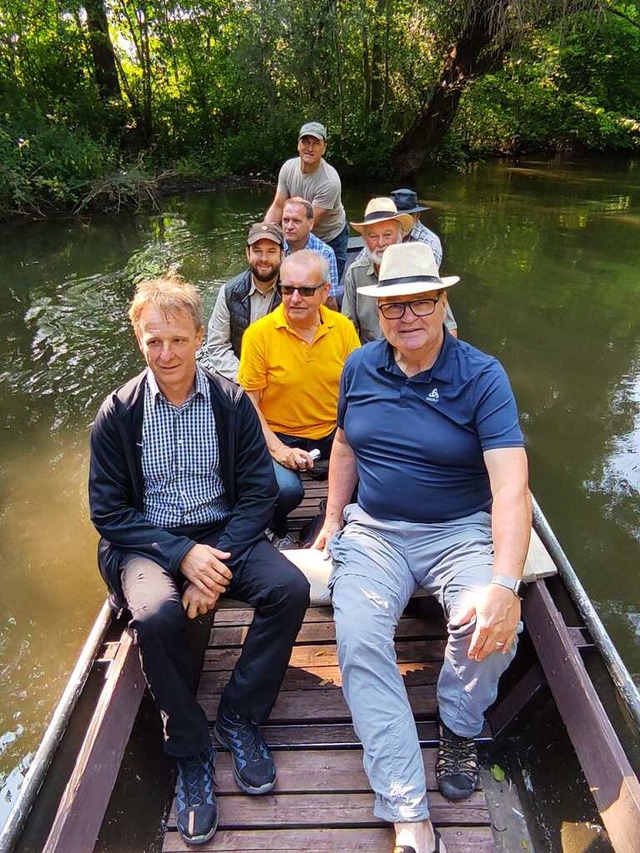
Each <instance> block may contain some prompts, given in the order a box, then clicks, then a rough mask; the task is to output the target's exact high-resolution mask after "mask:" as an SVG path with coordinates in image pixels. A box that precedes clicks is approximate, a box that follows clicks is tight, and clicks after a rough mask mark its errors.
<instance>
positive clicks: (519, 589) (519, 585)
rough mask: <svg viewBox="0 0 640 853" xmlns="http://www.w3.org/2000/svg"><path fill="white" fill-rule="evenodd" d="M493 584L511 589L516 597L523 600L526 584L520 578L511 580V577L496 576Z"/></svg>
mask: <svg viewBox="0 0 640 853" xmlns="http://www.w3.org/2000/svg"><path fill="white" fill-rule="evenodd" d="M491 583H495V584H497V585H498V586H504V587H505V588H506V589H510V590H511V592H512V593H513V594H514V595H517V596H518V598H522V593H523V592H524V582H523V581H521V580H519V579H518V578H510V577H509V575H494V576H493V577H492V578H491Z"/></svg>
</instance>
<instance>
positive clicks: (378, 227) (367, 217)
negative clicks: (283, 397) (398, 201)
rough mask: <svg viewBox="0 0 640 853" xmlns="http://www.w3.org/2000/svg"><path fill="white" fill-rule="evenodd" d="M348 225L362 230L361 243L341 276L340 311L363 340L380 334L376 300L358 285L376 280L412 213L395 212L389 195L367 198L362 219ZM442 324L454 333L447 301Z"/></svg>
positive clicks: (407, 227) (409, 224) (410, 222)
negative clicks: (353, 258)
mask: <svg viewBox="0 0 640 853" xmlns="http://www.w3.org/2000/svg"><path fill="white" fill-rule="evenodd" d="M350 225H351V227H352V228H354V229H355V230H356V231H358V232H359V233H360V234H362V237H363V239H364V242H365V247H364V249H363V250H362V252H361V253H360V255H359V256H358V257H357V258H356V260H355V261H354V262H353V263H352V264H351V266H350V267H349V269H348V270H347V273H346V275H345V278H344V295H343V297H342V309H341V310H342V313H343V314H344V315H345V316H346V317H348V318H349V319H350V320H351V321H352V322H353V324H354V326H355V327H356V330H357V332H358V335H359V336H360V340H361V342H362V343H363V344H366V343H367V342H368V341H377V340H378V339H379V338H381V337H382V332H381V331H380V323H379V322H378V307H377V305H376V300H375V299H373V298H372V297H371V296H365V295H363V294H362V293H360V292H359V290H360V288H362V287H367V286H371V285H376V284H377V283H378V273H379V271H380V264H381V263H382V257H383V255H384V252H385V250H386V249H387V247H388V246H392V245H394V244H395V243H402V242H403V240H404V239H405V237H406V236H407V235H408V234H409V233H410V231H411V229H412V228H413V225H414V221H413V216H411V214H409V213H401V212H398V209H397V207H396V205H395V203H394V202H393V200H392V199H391V198H387V197H384V196H383V197H381V198H374V199H371V201H370V202H369V204H368V205H367V207H366V210H365V212H364V219H363V221H362V222H351V223H350ZM445 326H446V327H447V329H448V330H449V331H450V332H452V333H454V334H455V330H456V329H457V325H456V321H455V319H454V317H453V314H452V313H451V309H450V308H449V306H448V305H447V312H446V318H445Z"/></svg>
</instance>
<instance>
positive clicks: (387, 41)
mask: <svg viewBox="0 0 640 853" xmlns="http://www.w3.org/2000/svg"><path fill="white" fill-rule="evenodd" d="M594 2H596V0H594ZM580 5H582V6H590V5H593V4H592V3H591V0H584V2H583V3H582V4H580V2H579V0H576V2H572V3H570V4H564V5H562V4H561V6H559V5H558V3H557V2H554V0H534V2H530V0H526V2H525V0H514V2H513V3H506V2H502V0H501V2H495V0H452V2H447V3H445V2H444V0H424V2H419V3H416V2H415V0H305V2H304V3H303V2H302V0H277V2H266V0H200V2H199V3H198V4H197V5H189V4H187V5H179V4H172V3H169V4H168V3H166V0H137V1H136V3H133V2H132V0H108V2H107V0H66V2H65V3H64V4H60V3H59V2H58V0H5V2H4V3H3V10H2V13H0V103H2V108H1V109H2V111H3V112H4V115H3V114H1V113H0V157H1V160H0V215H2V214H3V213H4V214H6V213H7V212H10V211H14V210H28V211H32V212H33V211H42V212H44V211H46V210H48V209H50V208H54V207H70V206H74V205H76V206H78V207H83V206H84V205H85V204H91V205H104V206H106V207H107V208H113V209H119V208H120V207H121V206H122V205H129V204H138V203H140V202H141V201H143V200H144V199H152V198H153V193H154V190H153V188H152V184H151V181H152V178H153V175H154V173H157V172H162V171H165V170H171V171H172V172H173V173H174V174H176V175H177V176H178V177H182V178H183V179H191V178H194V177H196V178H212V177H213V178H215V177H219V176H223V175H228V174H248V173H256V172H260V173H265V172H266V173H271V174H274V173H275V172H276V170H277V168H278V166H279V164H280V163H281V162H282V160H283V159H285V158H286V157H289V156H292V155H293V154H294V153H295V139H296V135H297V129H298V127H299V126H300V123H301V122H303V121H305V120H309V119H310V118H317V119H320V120H322V121H324V122H325V123H326V124H327V126H328V127H329V131H330V145H329V154H330V157H331V159H332V162H334V163H335V164H336V165H337V166H338V167H339V169H340V170H341V172H343V173H344V175H345V176H368V177H378V176H383V177H384V176H385V175H386V174H388V168H389V167H388V163H389V159H390V155H391V152H392V150H393V148H394V146H395V144H396V143H397V141H398V139H399V138H400V137H401V136H402V134H403V133H404V132H405V131H406V130H407V129H408V128H409V127H410V126H411V124H412V122H413V120H414V118H415V117H416V116H417V115H418V114H419V113H420V111H421V110H423V108H424V107H425V104H427V103H428V102H429V99H430V97H431V95H432V94H433V92H434V91H435V90H436V88H437V86H438V81H439V77H440V74H441V73H442V69H443V63H444V61H445V58H446V56H447V54H448V52H449V51H450V50H451V47H452V45H453V44H455V43H456V39H458V38H460V36H461V33H462V32H463V31H464V29H465V27H468V26H469V25H470V24H471V23H472V22H473V21H474V20H478V16H480V17H482V15H483V14H484V13H485V12H487V10H488V9H490V11H491V15H492V16H495V22H496V29H497V28H499V27H500V26H502V27H503V40H502V42H500V50H501V51H503V53H504V46H505V44H506V43H510V41H511V37H512V34H514V33H515V32H516V31H519V33H520V34H519V37H518V40H517V42H515V41H514V42H513V44H512V45H511V47H510V49H508V50H507V52H506V54H505V55H504V63H503V66H502V67H501V68H497V66H496V64H495V62H494V60H495V58H496V56H498V53H496V54H495V56H493V55H492V54H491V50H493V49H494V48H495V46H496V45H497V44H498V43H499V39H498V40H497V41H495V43H494V44H493V47H492V48H490V49H487V51H485V53H486V55H483V56H482V57H481V61H480V65H481V70H480V72H479V73H478V74H477V77H476V79H475V81H474V82H473V83H472V84H471V85H469V86H468V87H467V88H466V89H465V90H464V94H463V97H462V101H461V106H460V108H459V111H458V114H457V117H456V120H455V123H454V125H453V127H452V129H451V130H450V132H449V133H448V134H447V136H446V137H445V138H444V141H443V142H442V144H441V145H440V148H439V149H438V150H437V151H435V152H432V162H434V163H437V164H439V165H444V164H449V165H454V166H459V165H462V164H464V162H465V161H466V159H467V158H468V157H469V156H471V157H477V156H489V155H492V154H496V153H511V152H517V151H522V150H534V149H551V148H559V147H560V148H562V147H567V146H569V147H582V148H588V149H593V150H605V149H606V150H619V149H623V150H629V149H634V148H636V147H637V145H638V141H637V140H638V119H639V116H640V92H639V90H638V85H637V81H638V79H640V26H636V25H634V23H633V21H634V20H635V21H639V20H640V14H639V13H638V4H637V2H636V0H626V2H624V3H622V2H621V0H612V2H610V3H609V8H610V9H612V10H614V11H617V12H619V13H620V14H618V15H609V16H608V17H606V18H604V19H603V18H602V17H600V18H596V17H594V16H592V15H590V14H588V13H579V14H572V15H571V26H570V27H568V26H566V25H565V26H563V27H559V26H550V25H547V26H542V25H541V24H540V23H539V22H540V21H541V20H547V21H550V20H555V19H556V18H557V17H558V14H559V11H558V10H559V9H560V8H562V9H563V10H565V14H566V10H568V9H570V8H571V9H575V8H577V7H578V6H580ZM483 10H484V11H483ZM501 15H502V16H503V17H504V16H505V15H506V16H507V18H505V20H503V21H501V18H500V16H501ZM101 16H102V20H106V21H108V25H109V31H108V33H107V34H104V33H103V32H101V31H99V27H98V25H97V24H96V21H98V20H99V19H100V17H101ZM492 20H493V18H492ZM525 21H527V22H528V26H523V22H525ZM536 24H537V25H536ZM96 28H97V29H96ZM492 33H493V30H492ZM515 44H517V47H514V46H513V45H515ZM96 45H97V46H98V47H101V48H103V49H104V50H103V51H102V52H100V51H97V52H96ZM492 66H493V67H492ZM110 69H111V70H112V71H113V74H112V77H111V78H110V79H111V83H110V84H109V85H107V86H106V88H105V82H104V81H105V78H106V79H109V70H110ZM141 152H142V153H144V155H145V159H144V166H142V167H141V166H140V161H139V160H138V155H139V154H140V153H141ZM123 163H127V164H129V165H127V166H124V165H123ZM131 163H133V164H134V165H130V164H131ZM82 199H84V200H85V201H81V200H82Z"/></svg>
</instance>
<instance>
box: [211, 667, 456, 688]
mask: <svg viewBox="0 0 640 853" xmlns="http://www.w3.org/2000/svg"><path fill="white" fill-rule="evenodd" d="M440 667H441V664H440V663H435V662H433V661H431V662H429V663H425V664H420V663H401V664H399V665H398V669H399V670H400V674H401V675H402V677H403V679H404V682H405V684H406V685H419V684H435V683H436V681H437V679H438V674H439V673H440ZM228 680H229V672H228V671H227V670H222V671H218V672H215V671H212V670H207V671H205V672H203V673H202V677H201V678H200V686H199V687H198V695H199V696H210V695H213V694H219V693H220V692H221V691H222V690H223V688H224V687H225V685H226V683H227V682H228ZM330 686H335V687H341V686H342V675H341V673H340V667H338V666H306V667H305V668H304V669H301V668H300V667H289V669H288V670H287V673H286V675H285V677H284V680H283V682H282V688H281V689H282V690H319V689H321V688H323V687H330Z"/></svg>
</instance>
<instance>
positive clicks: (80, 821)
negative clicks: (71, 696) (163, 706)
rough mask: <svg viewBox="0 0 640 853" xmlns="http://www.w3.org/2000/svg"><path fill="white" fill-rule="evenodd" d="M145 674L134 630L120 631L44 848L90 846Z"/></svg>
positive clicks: (49, 851) (63, 851)
mask: <svg viewBox="0 0 640 853" xmlns="http://www.w3.org/2000/svg"><path fill="white" fill-rule="evenodd" d="M144 687H145V683H144V678H143V676H142V672H141V669H140V659H139V657H138V649H137V647H136V645H135V642H134V639H133V635H132V634H131V633H130V632H129V631H127V632H126V633H125V634H124V635H123V639H122V642H121V644H120V648H119V649H118V651H117V653H116V655H115V657H114V659H113V663H111V665H110V667H109V674H108V676H107V679H106V682H105V686H104V689H103V691H102V693H101V695H100V699H99V701H98V704H97V706H96V709H95V711H94V714H93V717H92V719H91V723H90V725H89V728H88V729H87V734H86V737H85V740H84V743H83V746H82V748H81V750H80V753H79V754H78V759H77V761H76V766H75V769H74V771H73V774H72V775H71V778H70V780H69V783H68V785H67V787H66V789H65V792H64V794H63V796H62V800H61V801H60V806H59V808H58V812H57V814H56V818H55V821H54V823H53V826H52V828H51V832H50V833H49V837H48V838H47V841H46V844H45V846H44V853H69V851H83V850H93V847H94V844H95V842H96V838H97V837H98V833H99V832H100V825H101V824H102V819H103V816H104V813H105V810H106V808H107V805H108V803H109V798H110V796H111V792H112V791H113V786H114V784H115V781H116V778H117V775H118V770H119V768H120V762H121V760H122V756H123V754H124V750H125V747H126V745H127V741H128V740H129V735H130V734H131V729H132V727H133V723H134V720H135V718H136V714H137V713H138V708H139V706H140V701H141V699H142V694H143V693H144Z"/></svg>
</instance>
